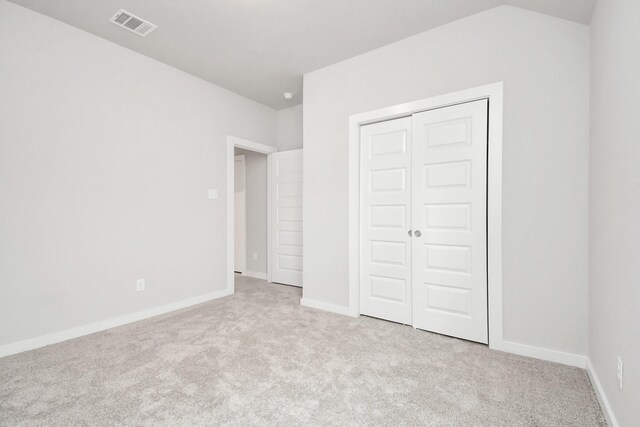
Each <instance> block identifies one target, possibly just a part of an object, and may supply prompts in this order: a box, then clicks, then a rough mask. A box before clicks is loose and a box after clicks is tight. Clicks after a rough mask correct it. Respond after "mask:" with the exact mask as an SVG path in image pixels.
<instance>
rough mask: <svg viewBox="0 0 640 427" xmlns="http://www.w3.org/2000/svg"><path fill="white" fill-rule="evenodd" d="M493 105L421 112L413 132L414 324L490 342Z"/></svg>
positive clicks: (478, 103) (475, 104)
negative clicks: (488, 196)
mask: <svg viewBox="0 0 640 427" xmlns="http://www.w3.org/2000/svg"><path fill="white" fill-rule="evenodd" d="M487 107H488V104H487V100H480V101H474V102H469V103H465V104H459V105H454V106H451V107H446V108H440V109H436V110H431V111H426V112H423V113H419V114H415V115H414V116H413V132H412V134H413V140H412V210H413V215H412V219H413V229H414V230H418V231H419V233H418V234H420V236H419V237H417V236H415V237H414V238H413V241H412V264H413V274H412V277H413V325H414V326H415V327H416V328H420V329H425V330H429V331H433V332H437V333H441V334H445V335H450V336H455V337H459V338H464V339H468V340H471V341H477V342H482V343H487V342H488V332H487V263H486V261H487V253H486V246H487V244H486V224H487V221H486V194H487V193H486V190H487V188H486V186H487V181H486V176H487ZM414 233H415V231H414Z"/></svg>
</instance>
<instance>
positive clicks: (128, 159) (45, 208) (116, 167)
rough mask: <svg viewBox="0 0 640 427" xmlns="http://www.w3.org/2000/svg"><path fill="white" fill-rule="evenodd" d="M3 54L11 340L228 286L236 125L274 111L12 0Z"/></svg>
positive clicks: (3, 329) (244, 131)
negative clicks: (230, 140) (230, 158)
mask: <svg viewBox="0 0 640 427" xmlns="http://www.w3.org/2000/svg"><path fill="white" fill-rule="evenodd" d="M0 64H2V66H1V67H0V135H1V136H0V345H2V344H6V343H12V342H16V341H19V340H23V339H27V338H31V337H36V336H40V335H43V334H48V333H52V332H56V331H60V330H65V329H67V328H71V327H76V326H79V325H83V324H87V323H90V322H95V321H99V320H103V319H109V318H112V317H115V316H119V315H124V314H128V313H132V312H137V311H140V310H144V309H147V308H151V307H155V306H159V305H162V304H167V303H171V302H175V301H178V300H182V299H186V298H190V297H195V296H200V295H204V294H207V293H210V292H214V291H218V290H222V289H224V288H225V285H226V283H225V268H226V261H225V260H226V243H225V230H226V228H225V226H226V218H225V215H226V207H225V200H226V194H225V189H226V183H225V179H226V166H225V165H226V163H225V162H226V160H225V155H226V136H227V135H228V134H231V135H234V136H238V137H242V138H246V139H249V140H254V141H258V142H262V143H272V144H273V143H275V121H276V120H275V111H274V110H272V109H270V108H267V107H265V106H262V105H260V104H257V103H255V102H253V101H250V100H248V99H246V98H242V97H240V96H238V95H236V94H233V93H231V92H229V91H227V90H223V89H221V88H219V87H217V86H214V85H212V84H210V83H207V82H205V81H203V80H200V79H197V78H195V77H192V76H190V75H188V74H185V73H184V72H181V71H178V70H176V69H174V68H171V67H169V66H166V65H163V64H161V63H159V62H157V61H155V60H152V59H149V58H146V57H143V56H141V55H139V54H137V53H134V52H132V51H129V50H127V49H124V48H122V47H120V46H118V45H115V44H113V43H110V42H107V41H105V40H103V39H100V38H98V37H95V36H93V35H90V34H88V33H86V32H83V31H81V30H78V29H75V28H73V27H70V26H67V25H65V24H62V23H60V22H58V21H55V20H53V19H50V18H48V17H45V16H43V15H39V14H36V13H34V12H32V11H29V10H27V9H24V8H22V7H20V6H17V5H14V4H11V3H7V2H5V1H4V0H1V1H0ZM209 188H217V189H219V190H220V192H221V194H220V199H219V200H208V199H207V189H209ZM138 278H146V279H147V290H146V291H145V292H139V293H137V292H136V291H135V281H136V279H138Z"/></svg>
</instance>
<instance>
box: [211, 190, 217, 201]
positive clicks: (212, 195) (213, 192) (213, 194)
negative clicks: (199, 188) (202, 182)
mask: <svg viewBox="0 0 640 427" xmlns="http://www.w3.org/2000/svg"><path fill="white" fill-rule="evenodd" d="M217 198H218V190H216V189H209V199H210V200H216V199H217Z"/></svg>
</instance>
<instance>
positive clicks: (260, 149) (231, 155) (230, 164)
mask: <svg viewBox="0 0 640 427" xmlns="http://www.w3.org/2000/svg"><path fill="white" fill-rule="evenodd" d="M236 147H238V148H242V149H245V150H249V151H255V152H256V153H260V154H266V155H267V156H268V155H269V154H271V153H275V152H276V151H278V149H277V148H275V147H272V146H270V145H265V144H260V143H258V142H254V141H249V140H248V139H242V138H238V137H235V136H231V135H227V197H226V199H227V272H226V277H227V292H228V293H229V294H233V293H235V280H234V279H235V277H234V264H235V236H234V232H235V228H234V227H235V224H234V222H235V221H234V216H235V212H234V211H235V209H234V205H235V191H234V186H233V185H234V181H235V179H234V162H235V149H236ZM269 175H270V170H269V162H268V161H267V281H271V268H270V267H269V257H270V255H269V248H270V247H271V231H270V229H271V227H270V226H271V214H270V205H269V203H270V199H271V186H270V178H269Z"/></svg>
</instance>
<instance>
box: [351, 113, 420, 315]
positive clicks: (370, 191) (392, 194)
mask: <svg viewBox="0 0 640 427" xmlns="http://www.w3.org/2000/svg"><path fill="white" fill-rule="evenodd" d="M410 149H411V118H410V117H407V118H401V119H396V120H390V121H387V122H382V123H375V124H371V125H367V126H362V127H361V128H360V150H361V152H360V159H361V165H360V189H361V191H360V312H361V313H362V314H365V315H369V316H374V317H378V318H381V319H386V320H391V321H394V322H399V323H405V324H410V323H411V307H412V296H411V237H410V236H409V235H408V231H409V230H410V229H411V153H410Z"/></svg>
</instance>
